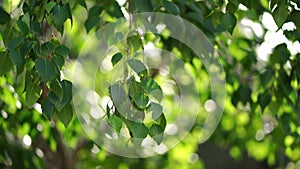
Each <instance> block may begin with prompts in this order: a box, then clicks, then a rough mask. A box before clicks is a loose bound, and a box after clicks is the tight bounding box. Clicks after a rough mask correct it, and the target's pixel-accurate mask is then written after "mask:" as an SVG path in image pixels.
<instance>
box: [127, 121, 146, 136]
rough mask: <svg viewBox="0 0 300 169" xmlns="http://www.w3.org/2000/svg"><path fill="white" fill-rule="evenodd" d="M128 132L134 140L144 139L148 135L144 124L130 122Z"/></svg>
mask: <svg viewBox="0 0 300 169" xmlns="http://www.w3.org/2000/svg"><path fill="white" fill-rule="evenodd" d="M129 130H130V131H131V133H132V136H133V137H134V138H145V137H146V136H147V134H148V128H147V127H146V126H145V124H144V123H137V122H130V127H129Z"/></svg>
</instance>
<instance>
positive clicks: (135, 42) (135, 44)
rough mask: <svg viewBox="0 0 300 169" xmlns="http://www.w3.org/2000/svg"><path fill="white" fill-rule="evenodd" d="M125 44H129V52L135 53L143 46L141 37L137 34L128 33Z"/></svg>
mask: <svg viewBox="0 0 300 169" xmlns="http://www.w3.org/2000/svg"><path fill="white" fill-rule="evenodd" d="M128 36H129V37H128V38H127V44H128V45H129V46H130V49H131V53H135V52H136V51H138V50H140V49H141V48H142V47H143V43H142V39H141V37H140V36H139V35H132V36H131V35H128Z"/></svg>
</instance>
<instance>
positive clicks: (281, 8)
mask: <svg viewBox="0 0 300 169" xmlns="http://www.w3.org/2000/svg"><path fill="white" fill-rule="evenodd" d="M272 14H273V18H274V20H275V23H276V25H277V26H278V28H281V26H282V25H283V23H284V22H285V21H286V18H287V17H288V15H289V11H288V8H287V6H286V4H285V2H284V1H282V2H281V3H279V4H278V6H277V8H275V10H274V11H273V13H272Z"/></svg>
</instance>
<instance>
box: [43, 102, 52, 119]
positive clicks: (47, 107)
mask: <svg viewBox="0 0 300 169" xmlns="http://www.w3.org/2000/svg"><path fill="white" fill-rule="evenodd" d="M41 107H42V111H43V113H44V115H45V116H46V117H47V119H48V120H50V119H51V117H52V113H53V110H54V104H53V103H52V102H51V101H50V100H49V99H48V98H47V99H46V100H45V101H44V102H43V103H42V105H41Z"/></svg>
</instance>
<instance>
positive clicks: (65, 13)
mask: <svg viewBox="0 0 300 169" xmlns="http://www.w3.org/2000/svg"><path fill="white" fill-rule="evenodd" d="M52 13H53V22H54V24H55V26H56V27H57V28H58V27H61V26H62V25H63V23H64V22H65V21H66V20H67V19H68V18H70V19H71V17H72V16H70V7H69V4H65V5H63V6H60V5H56V6H55V7H53V9H52Z"/></svg>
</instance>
